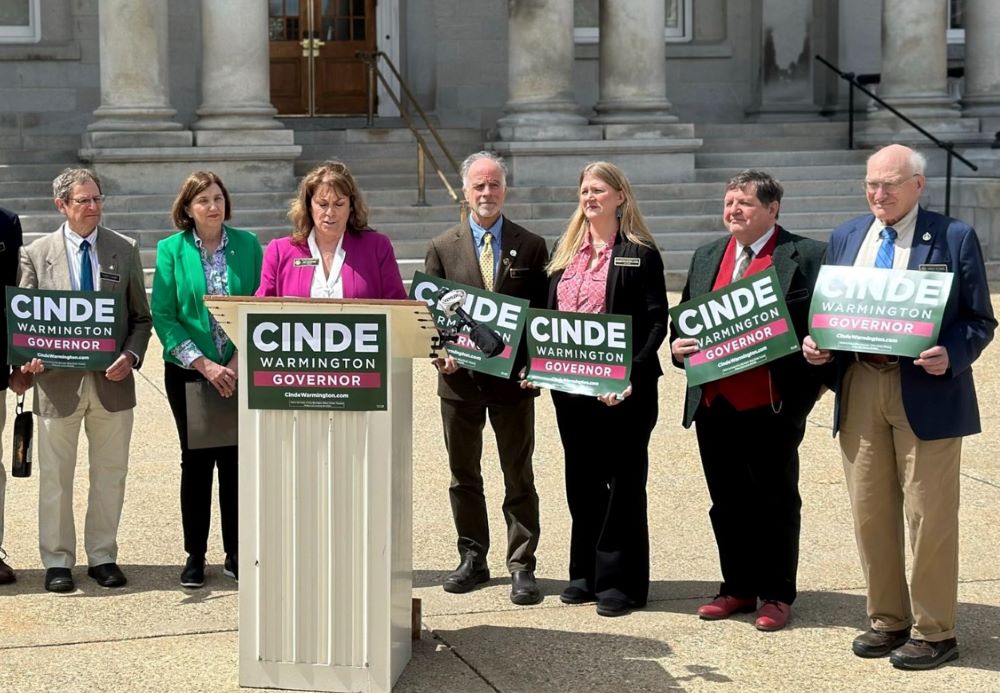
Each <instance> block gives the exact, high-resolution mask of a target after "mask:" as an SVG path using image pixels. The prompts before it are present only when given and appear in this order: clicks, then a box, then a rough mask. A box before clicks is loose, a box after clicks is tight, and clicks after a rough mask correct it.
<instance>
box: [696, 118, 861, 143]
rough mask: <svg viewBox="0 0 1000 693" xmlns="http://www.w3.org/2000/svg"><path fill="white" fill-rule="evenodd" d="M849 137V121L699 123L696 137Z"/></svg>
mask: <svg viewBox="0 0 1000 693" xmlns="http://www.w3.org/2000/svg"><path fill="white" fill-rule="evenodd" d="M841 135H842V136H843V137H844V138H845V139H846V137H847V121H846V120H845V121H830V120H820V121H802V122H791V123H697V124H696V125H695V127H694V136H695V137H700V138H702V139H713V138H718V137H758V138H782V137H820V136H823V137H837V136H841Z"/></svg>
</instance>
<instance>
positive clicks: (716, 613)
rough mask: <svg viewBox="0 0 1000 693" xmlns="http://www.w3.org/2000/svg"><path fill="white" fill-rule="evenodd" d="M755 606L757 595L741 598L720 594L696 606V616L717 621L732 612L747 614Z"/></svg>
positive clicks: (730, 614)
mask: <svg viewBox="0 0 1000 693" xmlns="http://www.w3.org/2000/svg"><path fill="white" fill-rule="evenodd" d="M756 608H757V597H750V598H749V599H741V598H740V597H733V596H731V595H728V594H720V595H719V596H717V597H716V598H715V599H713V600H712V601H710V602H709V603H708V604H703V605H702V606H699V607H698V616H700V617H701V618H703V619H705V620H706V621H718V620H719V619H723V618H729V617H730V616H732V615H733V614H737V613H739V614H748V613H750V612H751V611H753V610H754V609H756Z"/></svg>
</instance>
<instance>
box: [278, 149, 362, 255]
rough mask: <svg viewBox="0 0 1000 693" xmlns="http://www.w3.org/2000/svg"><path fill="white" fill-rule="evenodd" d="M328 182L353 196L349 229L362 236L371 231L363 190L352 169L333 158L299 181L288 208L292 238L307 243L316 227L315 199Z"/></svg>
mask: <svg viewBox="0 0 1000 693" xmlns="http://www.w3.org/2000/svg"><path fill="white" fill-rule="evenodd" d="M324 185H329V186H331V187H332V188H333V189H334V190H336V191H337V192H338V193H340V194H341V195H343V196H344V197H347V198H349V199H350V204H351V213H350V215H349V216H348V217H347V232H348V233H353V234H354V235H360V234H361V232H362V231H368V230H369V229H368V206H367V205H366V204H365V199H364V197H362V196H361V189H360V188H359V187H358V184H357V183H356V182H355V181H354V176H353V175H351V169H349V168H348V167H347V164H345V163H344V162H342V161H337V160H336V159H330V160H329V161H324V162H323V163H322V164H320V165H319V166H317V167H316V168H314V169H313V170H312V171H310V172H309V173H307V174H306V175H305V177H304V178H303V179H302V182H301V183H299V190H298V192H297V193H296V195H295V199H293V200H292V204H291V208H290V209H289V210H288V218H289V219H291V221H292V241H293V242H295V243H306V242H307V241H308V239H309V232H310V231H312V229H313V220H312V199H313V196H314V195H315V194H316V190H317V189H319V188H320V187H321V186H324Z"/></svg>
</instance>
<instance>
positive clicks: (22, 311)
mask: <svg viewBox="0 0 1000 693" xmlns="http://www.w3.org/2000/svg"><path fill="white" fill-rule="evenodd" d="M120 298H121V297H120V294H116V293H113V292H110V291H50V290H47V289H19V288H17V287H14V286H8V287H7V359H8V361H9V362H10V363H11V364H13V365H15V366H17V365H21V364H23V363H26V362H28V361H30V360H31V359H33V358H39V359H41V360H42V362H43V363H44V364H45V367H46V368H72V369H76V370H86V371H103V370H107V368H108V366H110V365H111V364H112V363H114V361H115V359H117V358H118V356H119V355H120V354H121V351H122V343H123V341H124V336H125V314H124V311H123V310H122V305H121V301H120Z"/></svg>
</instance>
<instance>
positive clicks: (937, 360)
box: [913, 344, 951, 375]
mask: <svg viewBox="0 0 1000 693" xmlns="http://www.w3.org/2000/svg"><path fill="white" fill-rule="evenodd" d="M913 365H915V366H920V367H921V368H923V369H924V370H925V371H927V372H928V373H929V374H931V375H944V374H945V373H946V372H947V371H948V366H950V365H951V360H950V359H949V358H948V349H947V348H946V347H943V346H941V345H940V344H938V345H937V346H932V347H931V348H930V349H925V350H924V351H921V352H920V358H918V359H916V360H914V362H913Z"/></svg>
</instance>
